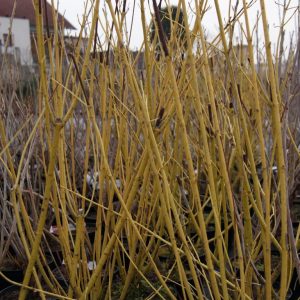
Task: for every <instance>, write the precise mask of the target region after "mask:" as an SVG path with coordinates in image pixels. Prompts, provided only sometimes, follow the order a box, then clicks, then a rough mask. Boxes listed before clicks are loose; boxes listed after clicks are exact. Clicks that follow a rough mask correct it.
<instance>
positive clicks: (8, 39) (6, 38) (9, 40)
mask: <svg viewBox="0 0 300 300" xmlns="http://www.w3.org/2000/svg"><path fill="white" fill-rule="evenodd" d="M6 43H7V46H8V47H12V46H13V45H14V43H13V36H12V35H11V34H8V33H4V34H3V44H4V45H6Z"/></svg>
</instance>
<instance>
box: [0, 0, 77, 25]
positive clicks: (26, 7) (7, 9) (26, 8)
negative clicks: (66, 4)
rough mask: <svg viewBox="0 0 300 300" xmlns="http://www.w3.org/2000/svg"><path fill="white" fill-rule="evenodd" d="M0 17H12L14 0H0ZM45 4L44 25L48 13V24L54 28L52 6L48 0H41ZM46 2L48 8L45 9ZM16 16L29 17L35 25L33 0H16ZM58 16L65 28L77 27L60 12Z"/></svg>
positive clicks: (59, 21)
mask: <svg viewBox="0 0 300 300" xmlns="http://www.w3.org/2000/svg"><path fill="white" fill-rule="evenodd" d="M0 2H1V5H0V17H9V18H10V17H11V15H12V12H13V7H14V2H15V1H14V0H0ZM41 3H42V6H43V10H44V12H43V15H44V25H45V24H46V18H45V16H46V14H47V19H48V24H49V27H50V28H53V18H52V6H51V5H50V4H49V3H48V2H47V1H46V0H42V1H41ZM45 4H46V9H45ZM14 17H15V18H20V19H28V20H29V22H30V25H31V26H35V25H36V22H35V13H34V6H33V1H32V0H16V11H15V15H14ZM57 18H58V23H59V24H62V23H63V24H64V28H65V29H76V28H75V27H74V26H73V25H72V24H71V23H70V22H69V21H68V20H67V19H66V18H64V17H63V16H62V15H61V14H60V13H59V12H57Z"/></svg>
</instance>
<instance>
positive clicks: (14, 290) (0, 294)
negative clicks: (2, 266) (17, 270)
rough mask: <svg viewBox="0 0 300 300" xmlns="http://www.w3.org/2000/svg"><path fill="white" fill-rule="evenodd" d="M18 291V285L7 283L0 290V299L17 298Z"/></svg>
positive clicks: (13, 299)
mask: <svg viewBox="0 0 300 300" xmlns="http://www.w3.org/2000/svg"><path fill="white" fill-rule="evenodd" d="M0 286H1V285H0ZM1 287H2V286H1ZM19 292H20V287H18V286H16V285H8V286H7V287H5V288H4V289H2V290H0V300H15V299H18V296H19Z"/></svg>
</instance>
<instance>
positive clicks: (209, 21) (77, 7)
mask: <svg viewBox="0 0 300 300" xmlns="http://www.w3.org/2000/svg"><path fill="white" fill-rule="evenodd" d="M48 1H49V2H50V0H48ZM298 1H299V0H290V2H291V5H290V10H289V16H290V15H291V14H292V12H294V11H295V8H296V7H297V4H298ZM54 2H56V0H54ZM84 2H85V1H84V0H60V1H59V12H60V13H62V14H64V16H65V17H66V18H67V19H68V20H69V21H71V23H72V24H73V25H74V26H75V27H77V28H79V27H80V26H79V23H78V20H81V18H82V14H83V8H84ZM135 2H136V3H137V5H136V9H135V14H134V18H133V31H132V37H131V42H130V46H131V48H137V47H139V46H140V45H141V42H142V39H143V36H142V28H141V26H140V6H139V2H140V1H139V0H136V1H135ZM148 2H150V3H151V2H152V1H148V0H146V1H145V5H146V16H147V20H148V22H149V20H150V10H149V6H148V4H147V3H148ZM157 2H159V1H157ZM193 2H194V1H193V0H189V1H186V3H188V4H189V3H191V4H190V7H193V4H192V3H193ZM208 2H209V4H210V6H211V8H210V9H209V11H208V12H207V13H206V15H205V18H204V19H203V23H202V24H203V25H204V27H205V29H206V32H207V34H208V37H209V38H213V37H214V36H215V34H216V33H217V32H218V23H217V19H216V15H215V8H214V4H213V3H214V1H213V0H209V1H208ZM231 2H232V3H235V2H236V0H232V1H231ZM239 2H240V7H241V5H242V1H241V0H240V1H239ZM247 2H250V0H248V1H247ZM257 2H258V1H257ZM283 2H284V0H276V1H275V0H265V3H266V7H267V17H268V21H269V26H270V34H271V39H272V42H273V43H275V42H276V40H277V34H278V26H279V24H280V22H279V19H280V10H281V11H282V7H281V8H280V6H279V5H278V3H281V4H282V3H283ZM100 3H102V4H101V5H102V8H103V5H104V3H105V1H104V0H100ZM113 3H115V0H113ZM127 3H128V4H127V21H128V23H129V24H130V20H131V16H132V11H133V9H132V6H133V3H134V1H133V0H129V1H127ZM170 3H171V4H175V5H176V3H178V1H172V0H171V1H170ZM219 3H220V6H221V9H222V14H223V20H224V23H226V20H228V5H229V0H219ZM276 3H277V4H276ZM258 11H259V3H255V4H254V5H253V6H252V7H251V9H250V10H249V14H250V18H251V22H252V26H254V24H255V20H256V15H257V12H258ZM289 16H288V17H289ZM100 19H102V20H104V13H103V11H102V10H101V13H100ZM190 19H191V21H192V20H193V13H192V11H190ZM242 20H243V18H242V19H241V21H242ZM296 23H297V22H296V17H292V18H291V19H290V21H289V22H288V24H287V25H286V32H287V34H286V38H288V39H289V37H290V36H291V34H292V32H294V30H295V28H296V26H297V24H296ZM238 32H239V31H238V30H237V33H238ZM100 34H101V33H100ZM261 38H262V36H261Z"/></svg>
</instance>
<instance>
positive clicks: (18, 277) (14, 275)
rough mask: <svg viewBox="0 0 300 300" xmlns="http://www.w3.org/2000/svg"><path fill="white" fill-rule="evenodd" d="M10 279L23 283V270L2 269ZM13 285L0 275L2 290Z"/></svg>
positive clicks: (0, 288)
mask: <svg viewBox="0 0 300 300" xmlns="http://www.w3.org/2000/svg"><path fill="white" fill-rule="evenodd" d="M1 272H2V273H3V274H4V275H5V276H6V277H7V278H8V279H10V280H12V281H15V282H18V283H21V282H22V281H23V271H22V270H2V271H1ZM9 286H11V283H10V282H8V281H6V280H5V279H4V278H3V277H1V276H0V290H2V289H5V288H7V287H9Z"/></svg>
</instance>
